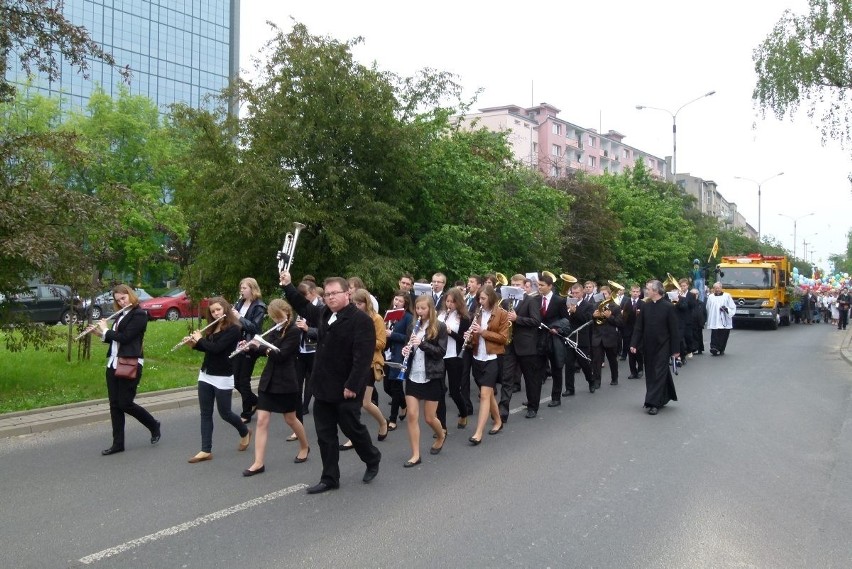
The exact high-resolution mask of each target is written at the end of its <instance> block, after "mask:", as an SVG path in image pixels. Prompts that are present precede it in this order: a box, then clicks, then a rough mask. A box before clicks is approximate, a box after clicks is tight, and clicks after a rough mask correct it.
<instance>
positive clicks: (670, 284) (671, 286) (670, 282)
mask: <svg viewBox="0 0 852 569" xmlns="http://www.w3.org/2000/svg"><path fill="white" fill-rule="evenodd" d="M663 288H664V289H666V292H669V291H672V290H680V284H679V283H678V282H677V279H676V278H674V277H673V276H672V274H671V273H666V280H664V281H663Z"/></svg>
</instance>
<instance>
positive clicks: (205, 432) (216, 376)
mask: <svg viewBox="0 0 852 569" xmlns="http://www.w3.org/2000/svg"><path fill="white" fill-rule="evenodd" d="M206 316H207V322H208V323H210V324H213V323H214V322H216V323H215V325H213V326H211V327H210V328H208V329H207V330H205V331H204V334H203V335H202V333H201V331H199V330H196V331H195V332H193V333H192V334H191V335H189V336H187V337H186V338H184V340H186V342H187V343H188V344H189V345H190V346H191V347H192V349H194V350H198V351H199V352H204V362H203V363H202V364H201V371H199V372H198V407H199V411H200V414H201V452H199V453H198V454H196V455H195V456H193V457H192V458H190V459H189V462H190V463H196V462H202V461H205V460H210V459H212V458H213V453H212V450H213V403H214V402H215V403H216V408H217V409H218V410H219V416H220V417H222V419H224V420H225V421H226V422H228V423H230V424H231V426H233V427H234V428H235V429H236V430H237V432H238V433H239V434H240V445H239V450H241V451H243V450H246V449H247V448H248V446H249V442H250V441H251V431H250V430H249V428H248V427H246V426H245V424H244V423H243V422H242V421H241V420H240V418H239V416H238V415H236V414H235V413H234V412H233V411H231V396H232V393H233V391H234V372H233V367H232V365H231V360H230V359H229V358H228V356H229V355H230V354H231V352H233V351H234V348H236V347H237V343H238V342H239V341H240V321H239V316H238V315H237V313H236V312H234V311H233V310H231V305H230V303H228V301H227V300H225V299H224V298H222V297H220V296H217V297H215V298H211V299H210V304H209V306H208V307H207V314H206Z"/></svg>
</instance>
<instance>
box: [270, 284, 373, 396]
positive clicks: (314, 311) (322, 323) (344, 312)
mask: <svg viewBox="0 0 852 569" xmlns="http://www.w3.org/2000/svg"><path fill="white" fill-rule="evenodd" d="M284 294H285V295H286V296H287V301H288V302H289V303H290V304H291V305H292V306H293V308H294V309H296V312H298V313H299V314H300V315H301V316H302V317H304V318H306V319H307V320H308V321H309V322H317V323H318V330H317V352H316V357H315V358H314V369H313V372H312V374H311V386H312V389H313V393H314V397H316V398H317V399H319V400H320V401H326V402H330V403H342V402H343V401H344V400H345V399H344V397H343V390H344V389H349V390H350V391H354V392H355V394H356V397H355V400H356V401H361V400H362V399H363V398H364V390H365V388H366V386H367V381H368V380H369V379H370V378H372V377H373V353H374V352H375V351H376V327H375V326H374V325H373V319H372V318H370V317H369V316H368V315H367V313H366V312H361V311H360V310H358V309H357V308H356V307H355V305H354V304H349V305H347V306H345V307H344V308H343V309H341V310H339V311H338V312H337V320H335V322H334V324H332V325H331V326H329V325H328V320H329V318H331V315H332V312H331V309H330V308H329V307H328V306H314V305H313V304H311V303H310V302H308V300H307V299H306V298H305V297H304V296H302V295H301V294H299V291H298V290H297V289H296V287H294V286H293V285H292V283H291V284H288V285H287V286H285V287H284Z"/></svg>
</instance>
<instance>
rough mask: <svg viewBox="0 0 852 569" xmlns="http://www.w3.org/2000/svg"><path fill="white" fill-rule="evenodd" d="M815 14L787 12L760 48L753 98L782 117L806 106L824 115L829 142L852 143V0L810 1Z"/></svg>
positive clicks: (822, 120) (822, 122)
mask: <svg viewBox="0 0 852 569" xmlns="http://www.w3.org/2000/svg"><path fill="white" fill-rule="evenodd" d="M808 5H809V12H808V14H806V15H795V14H793V13H792V12H791V11H790V10H786V11H785V12H784V14H783V15H782V17H781V19H780V20H778V22H777V23H776V24H775V27H774V28H773V30H772V32H770V34H769V35H768V36H767V37H766V39H764V40H763V42H762V43H761V44H760V45H759V46H758V47H757V48H756V49H755V50H754V56H753V59H754V67H755V71H756V73H757V84H756V85H755V88H754V92H753V94H752V98H753V99H754V100H755V102H756V103H757V105H758V107H759V108H760V109H761V110H762V111H767V110H768V111H770V112H772V113H773V114H775V116H776V117H778V118H779V119H781V118H783V117H784V116H786V115H788V114H789V115H790V116H793V115H795V114H796V112H797V111H798V110H799V108H800V107H802V106H804V107H805V109H806V112H807V115H808V117H810V118H814V117H818V119H819V125H820V127H819V128H820V131H821V133H822V136H823V140H824V141H825V140H827V139H835V140H838V141H840V142H841V143H842V144H846V145H848V143H849V142H850V140H852V139H850V136H852V133H850V129H849V125H850V121H852V108H850V107H849V104H848V98H849V93H850V88H852V36H850V35H849V30H850V28H852V1H850V0H809V2H808Z"/></svg>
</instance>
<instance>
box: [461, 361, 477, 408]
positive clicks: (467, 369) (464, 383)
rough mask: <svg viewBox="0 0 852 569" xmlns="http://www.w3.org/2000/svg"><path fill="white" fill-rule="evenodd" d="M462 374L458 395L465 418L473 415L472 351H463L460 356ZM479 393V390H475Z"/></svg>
mask: <svg viewBox="0 0 852 569" xmlns="http://www.w3.org/2000/svg"><path fill="white" fill-rule="evenodd" d="M461 360H462V373H461V378H460V381H459V395H461V398H462V401H464V407H465V411H466V413H465V415H464V416H465V417H467V416H468V415H473V401H471V399H470V373H471V367H472V366H473V350H465V351H464V353H463V354H462V358H461ZM477 391H479V389H477Z"/></svg>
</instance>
